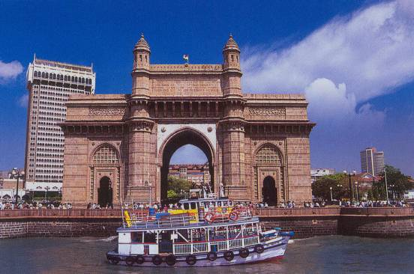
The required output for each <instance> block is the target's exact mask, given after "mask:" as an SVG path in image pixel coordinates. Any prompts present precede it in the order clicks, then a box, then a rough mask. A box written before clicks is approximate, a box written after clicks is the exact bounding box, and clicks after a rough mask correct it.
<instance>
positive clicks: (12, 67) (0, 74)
mask: <svg viewBox="0 0 415 276" xmlns="http://www.w3.org/2000/svg"><path fill="white" fill-rule="evenodd" d="M22 72H23V66H22V64H21V63H20V62H18V61H16V60H15V61H12V62H9V63H4V62H3V61H1V60H0V83H2V82H5V81H7V80H11V79H15V78H16V77H17V76H18V75H20V74H21V73H22Z"/></svg>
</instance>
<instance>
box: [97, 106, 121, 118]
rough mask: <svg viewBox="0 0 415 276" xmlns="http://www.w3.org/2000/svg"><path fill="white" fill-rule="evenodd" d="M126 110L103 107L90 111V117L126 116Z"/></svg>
mask: <svg viewBox="0 0 415 276" xmlns="http://www.w3.org/2000/svg"><path fill="white" fill-rule="evenodd" d="M124 112H125V109H124V108H101V107H92V108H90V109H89V115H94V116H117V115H124Z"/></svg>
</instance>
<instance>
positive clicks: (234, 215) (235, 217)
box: [229, 211, 239, 221]
mask: <svg viewBox="0 0 415 276" xmlns="http://www.w3.org/2000/svg"><path fill="white" fill-rule="evenodd" d="M238 218H239V214H238V212H235V211H234V212H231V213H230V214H229V219H230V220H233V221H237V220H238Z"/></svg>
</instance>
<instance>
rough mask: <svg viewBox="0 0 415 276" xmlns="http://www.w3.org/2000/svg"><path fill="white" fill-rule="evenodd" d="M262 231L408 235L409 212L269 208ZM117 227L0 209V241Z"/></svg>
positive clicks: (101, 217)
mask: <svg viewBox="0 0 415 276" xmlns="http://www.w3.org/2000/svg"><path fill="white" fill-rule="evenodd" d="M256 214H257V215H258V216H259V217H260V219H261V221H262V222H263V224H264V226H265V228H273V227H280V228H282V230H287V231H288V230H289V231H294V232H295V238H307V237H313V236H320V235H353V236H364V237H393V238H395V237H413V235H414V209H413V208H313V209H305V208H296V209H278V208H275V209H274V208H269V209H261V210H256ZM119 226H121V219H120V212H119V210H81V209H79V210H76V209H74V210H8V211H0V239H5V238H6V239H7V238H19V237H79V236H97V237H107V236H113V235H115V233H116V229H117V227H119Z"/></svg>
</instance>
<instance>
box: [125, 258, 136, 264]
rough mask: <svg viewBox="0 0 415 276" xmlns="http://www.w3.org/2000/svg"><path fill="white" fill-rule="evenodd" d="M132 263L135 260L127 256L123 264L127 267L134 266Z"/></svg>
mask: <svg viewBox="0 0 415 276" xmlns="http://www.w3.org/2000/svg"><path fill="white" fill-rule="evenodd" d="M134 262H135V258H134V257H132V256H128V257H127V258H125V263H126V264H127V265H128V266H132V265H133V264H134Z"/></svg>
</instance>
